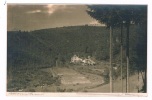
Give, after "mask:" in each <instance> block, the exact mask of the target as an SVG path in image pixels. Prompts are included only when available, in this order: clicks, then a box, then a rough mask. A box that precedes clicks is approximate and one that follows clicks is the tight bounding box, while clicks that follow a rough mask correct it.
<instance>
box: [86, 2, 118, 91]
mask: <svg viewBox="0 0 152 100" xmlns="http://www.w3.org/2000/svg"><path fill="white" fill-rule="evenodd" d="M88 7H89V8H90V9H89V10H88V11H87V12H88V14H89V15H90V16H91V17H93V18H95V19H96V20H97V21H99V22H100V23H104V24H106V26H107V28H109V29H110V47H109V48H110V51H109V57H110V61H109V62H110V75H109V76H110V92H113V67H112V33H113V28H114V27H115V26H117V25H118V24H119V23H118V20H119V18H118V16H117V13H116V11H117V8H115V6H107V5H102V6H97V5H95V6H88Z"/></svg>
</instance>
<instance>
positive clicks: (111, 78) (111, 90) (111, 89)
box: [109, 26, 113, 93]
mask: <svg viewBox="0 0 152 100" xmlns="http://www.w3.org/2000/svg"><path fill="white" fill-rule="evenodd" d="M109 56H110V75H109V77H110V92H111V93H112V92H113V76H112V74H113V73H112V69H113V68H112V27H111V26H110V52H109Z"/></svg>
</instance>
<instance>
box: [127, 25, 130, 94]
mask: <svg viewBox="0 0 152 100" xmlns="http://www.w3.org/2000/svg"><path fill="white" fill-rule="evenodd" d="M129 28H130V25H129V23H128V24H127V38H126V49H127V50H126V57H127V58H126V59H127V68H126V69H127V72H126V74H127V78H126V92H127V93H128V92H129Z"/></svg>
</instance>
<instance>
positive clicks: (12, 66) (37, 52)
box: [7, 25, 147, 88]
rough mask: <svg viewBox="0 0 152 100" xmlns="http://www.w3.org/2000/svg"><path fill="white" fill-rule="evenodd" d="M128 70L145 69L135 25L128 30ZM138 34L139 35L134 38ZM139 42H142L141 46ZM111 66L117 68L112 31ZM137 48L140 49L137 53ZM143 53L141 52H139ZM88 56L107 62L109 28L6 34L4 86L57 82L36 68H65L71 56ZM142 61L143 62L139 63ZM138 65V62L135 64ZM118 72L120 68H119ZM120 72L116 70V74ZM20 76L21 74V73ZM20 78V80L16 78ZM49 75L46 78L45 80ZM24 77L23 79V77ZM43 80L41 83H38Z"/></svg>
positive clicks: (116, 34)
mask: <svg viewBox="0 0 152 100" xmlns="http://www.w3.org/2000/svg"><path fill="white" fill-rule="evenodd" d="M125 32H126V31H125V28H124V29H123V33H124V36H123V48H124V49H123V63H124V68H123V70H124V71H125V60H126V58H125V45H126V44H125V41H126V36H125ZM130 33H131V34H130V66H131V67H130V71H131V72H133V71H136V70H137V69H139V67H138V65H140V64H142V66H146V65H145V63H144V61H146V59H145V58H143V57H145V54H146V52H147V49H146V48H145V47H143V48H144V49H142V48H141V47H142V46H146V45H147V44H144V43H145V40H146V39H147V38H145V37H144V36H145V35H143V34H141V33H142V31H141V28H140V27H139V26H135V25H132V26H131V28H130ZM138 34H140V35H138ZM141 41H142V43H141ZM112 45H113V65H114V66H115V65H116V64H117V65H118V67H119V65H120V62H119V61H120V29H118V28H115V29H114V30H113V44H112ZM139 49H140V50H139ZM143 52H144V53H143ZM74 54H76V55H79V56H80V57H88V56H91V57H93V58H94V59H96V60H98V61H100V62H102V61H103V60H104V61H108V60H109V29H106V28H105V27H101V26H87V25H86V26H69V27H60V28H50V29H41V30H35V31H31V32H24V31H8V32H7V78H8V87H9V88H13V87H20V86H22V87H23V83H26V84H24V86H27V84H30V82H31V81H32V80H34V79H37V82H36V83H39V82H41V84H42V83H50V82H51V84H52V83H53V82H58V79H57V78H54V77H52V75H50V74H48V73H44V72H41V71H40V70H39V69H42V68H51V67H54V66H57V65H58V66H60V67H63V66H69V62H70V59H71V57H72V56H73V55H74ZM142 59H144V60H142ZM139 62H140V63H139ZM119 70H120V67H119ZM118 72H119V73H120V71H118ZM23 73H24V74H23ZM124 74H125V73H124ZM19 76H20V77H19ZM46 76H49V79H50V80H48V78H46ZM25 77H26V78H25ZM42 80H43V81H42Z"/></svg>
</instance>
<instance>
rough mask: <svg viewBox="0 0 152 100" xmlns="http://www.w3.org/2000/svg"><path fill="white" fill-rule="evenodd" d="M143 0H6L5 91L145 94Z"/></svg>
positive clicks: (144, 15) (144, 18)
mask: <svg viewBox="0 0 152 100" xmlns="http://www.w3.org/2000/svg"><path fill="white" fill-rule="evenodd" d="M147 18H148V6H147V5H144V4H143V5H118V4H117V5H116V4H49V3H48V4H32V3H31V4H30V3H29V4H14V3H13V4H11V3H9V4H7V74H6V75H7V79H6V81H7V82H6V92H7V93H29V92H30V93H69V94H70V93H86V94H87V93H89V94H92V93H139V94H140V93H147Z"/></svg>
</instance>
